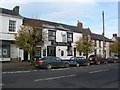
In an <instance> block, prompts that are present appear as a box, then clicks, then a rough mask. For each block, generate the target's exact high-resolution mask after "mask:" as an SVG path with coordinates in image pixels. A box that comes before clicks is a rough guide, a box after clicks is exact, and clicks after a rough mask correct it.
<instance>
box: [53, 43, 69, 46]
mask: <svg viewBox="0 0 120 90" xmlns="http://www.w3.org/2000/svg"><path fill="white" fill-rule="evenodd" d="M51 45H56V46H71V43H65V42H52V43H51Z"/></svg>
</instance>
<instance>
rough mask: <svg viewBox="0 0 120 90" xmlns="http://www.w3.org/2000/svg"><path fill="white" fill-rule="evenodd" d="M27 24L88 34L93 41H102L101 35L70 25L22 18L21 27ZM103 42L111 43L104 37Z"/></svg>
mask: <svg viewBox="0 0 120 90" xmlns="http://www.w3.org/2000/svg"><path fill="white" fill-rule="evenodd" d="M29 22H40V23H42V24H45V25H51V26H53V27H54V29H55V30H56V29H57V30H65V31H70V32H77V33H83V34H88V33H89V34H90V35H91V38H92V39H93V40H101V41H102V40H103V36H102V35H100V34H95V33H92V32H91V31H90V29H89V28H85V29H84V28H80V27H77V26H71V25H66V24H61V23H56V22H50V21H44V20H38V19H31V18H24V19H23V25H26V24H27V23H29ZM59 26H61V27H63V28H58V27H59ZM64 28H65V29H64ZM105 41H107V42H112V40H111V39H108V38H107V37H105Z"/></svg>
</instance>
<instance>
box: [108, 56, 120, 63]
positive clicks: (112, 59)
mask: <svg viewBox="0 0 120 90" xmlns="http://www.w3.org/2000/svg"><path fill="white" fill-rule="evenodd" d="M107 60H108V62H109V63H116V62H118V63H119V62H120V59H119V58H118V57H117V56H110V57H108V58H107Z"/></svg>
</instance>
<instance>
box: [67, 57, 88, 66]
mask: <svg viewBox="0 0 120 90" xmlns="http://www.w3.org/2000/svg"><path fill="white" fill-rule="evenodd" d="M69 62H70V63H69V65H74V66H77V67H79V66H80V65H86V66H89V65H90V61H89V60H86V59H85V58H84V57H71V58H70V60H69Z"/></svg>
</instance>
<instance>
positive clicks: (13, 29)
mask: <svg viewBox="0 0 120 90" xmlns="http://www.w3.org/2000/svg"><path fill="white" fill-rule="evenodd" d="M16 22H17V21H15V20H9V28H8V31H9V32H16Z"/></svg>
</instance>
